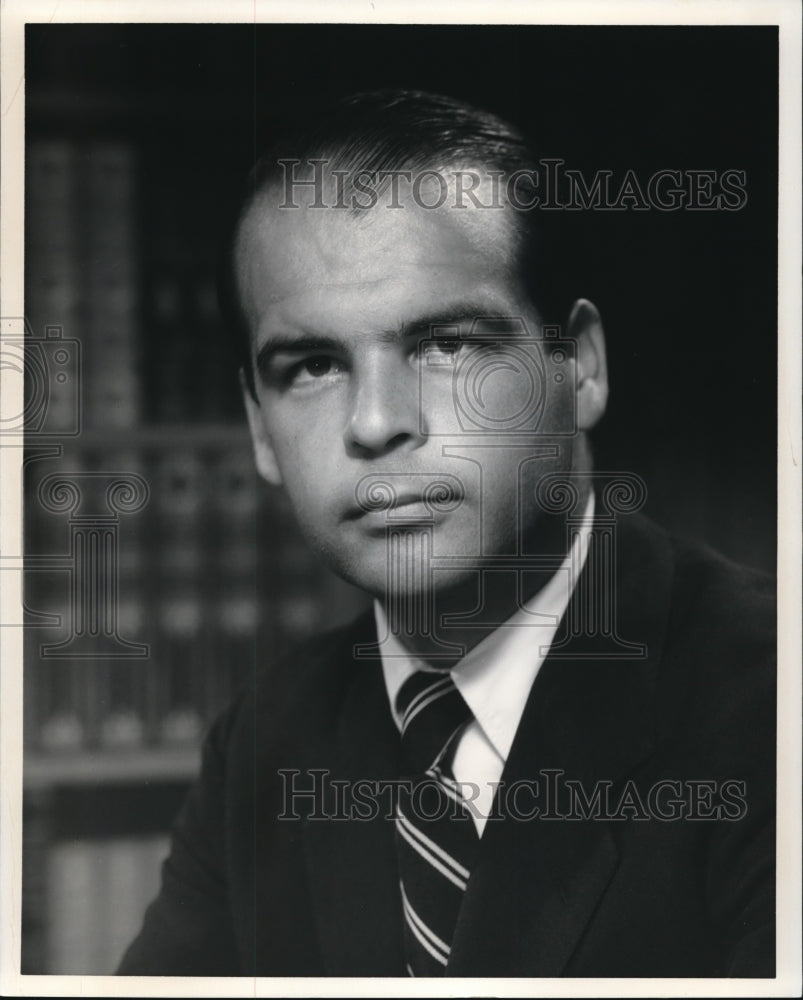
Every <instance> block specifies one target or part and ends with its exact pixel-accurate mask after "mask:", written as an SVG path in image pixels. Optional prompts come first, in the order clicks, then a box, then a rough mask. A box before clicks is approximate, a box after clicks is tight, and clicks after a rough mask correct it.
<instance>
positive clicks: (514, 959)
mask: <svg viewBox="0 0 803 1000" xmlns="http://www.w3.org/2000/svg"><path fill="white" fill-rule="evenodd" d="M537 193H538V173H537V168H536V167H535V166H534V160H533V159H532V157H531V156H530V155H529V154H528V153H527V150H526V147H525V146H524V143H523V141H522V140H521V138H520V136H519V135H518V134H517V133H516V132H515V130H513V129H512V128H511V127H510V126H508V125H506V124H505V123H503V122H500V121H498V120H497V119H495V118H494V117H492V116H490V115H486V114H484V113H482V112H478V111H476V110H474V109H472V108H470V107H467V106H466V105H463V104H461V103H459V102H456V101H452V100H449V99H447V98H440V97H434V96H430V95H422V94H414V93H401V92H400V93H390V94H375V95H363V96H361V97H357V98H354V99H352V100H350V101H346V102H343V103H341V104H340V105H339V107H338V109H337V111H336V113H335V114H334V115H333V116H332V117H331V118H329V119H325V118H322V119H321V121H319V122H317V123H315V125H314V126H310V127H308V128H306V129H305V130H304V132H303V133H301V134H296V135H295V136H293V137H292V138H291V139H288V140H284V141H281V142H277V143H276V144H275V146H274V147H273V148H272V149H271V150H270V151H269V152H268V153H267V154H266V155H265V156H264V157H263V159H262V161H261V162H260V165H259V167H258V168H257V170H256V171H255V173H254V177H253V185H252V189H251V191H250V193H249V196H248V198H247V199H246V201H245V204H244V206H243V209H242V211H241V213H240V216H239V219H238V223H237V226H236V230H235V236H234V240H233V253H232V260H233V276H234V296H235V304H236V313H237V317H238V321H239V322H240V324H241V325H242V326H243V327H244V328H245V330H246V332H247V336H248V361H247V363H246V365H245V367H244V373H243V382H244V398H245V403H246V408H247V413H248V419H249V423H250V427H251V433H252V437H253V442H254V451H255V456H256V463H257V467H258V469H259V472H260V474H261V475H262V476H263V477H264V478H265V479H266V480H267V481H268V482H269V483H272V484H275V485H281V486H282V487H283V488H284V489H285V490H286V492H287V495H288V497H289V499H290V502H291V504H292V506H293V508H294V510H295V513H296V516H297V518H298V521H299V524H300V526H301V529H302V530H303V532H304V533H305V535H306V537H307V538H308V540H309V541H310V543H311V544H312V545H313V547H314V548H315V549H316V550H317V551H318V552H319V553H320V554H321V556H322V558H323V559H325V560H326V561H327V562H328V563H329V564H330V565H331V566H332V567H334V569H335V570H336V571H337V572H338V573H339V574H340V575H341V576H343V577H344V578H345V579H347V580H349V581H350V582H352V583H354V584H356V585H357V586H359V587H361V588H362V589H363V590H365V591H366V592H367V593H369V594H370V595H371V596H372V597H373V598H374V609H373V613H372V614H371V615H369V616H367V617H365V618H363V619H361V620H360V621H358V622H357V623H355V624H354V625H353V626H352V627H350V628H347V629H345V630H343V631H341V632H339V633H337V634H335V635H330V636H325V637H323V638H319V639H314V640H312V641H311V642H310V643H309V644H308V646H307V647H306V648H304V649H302V650H299V651H298V652H297V653H296V654H295V655H294V656H292V657H290V658H289V659H288V660H287V662H285V663H284V664H282V665H275V664H266V665H265V669H264V673H263V674H261V675H260V676H259V677H258V678H257V679H256V682H255V684H254V687H253V689H252V690H249V691H248V692H246V693H245V694H244V695H243V696H242V697H241V698H240V699H239V700H238V701H237V702H236V703H235V704H234V705H233V706H232V707H231V708H230V709H229V710H228V711H227V712H226V713H225V714H224V715H223V716H222V717H221V719H220V720H219V722H218V723H217V724H216V726H215V727H214V729H213V731H212V732H211V734H210V736H209V738H208V740H207V743H206V747H205V752H204V761H203V769H202V774H201V777H200V779H199V781H198V783H197V784H196V786H195V787H194V789H193V791H192V792H191V794H190V796H189V798H188V801H187V803H186V805H185V807H184V809H183V811H182V813H181V815H180V817H179V819H178V821H177V823H176V826H175V831H174V839H173V847H172V852H171V856H170V858H169V860H168V861H167V862H166V864H165V867H164V872H163V885H162V890H161V893H160V895H159V897H158V898H157V900H156V901H155V902H154V904H153V905H152V906H151V908H150V909H149V911H148V913H147V915H146V919H145V925H144V928H143V930H142V932H141V933H140V935H139V937H138V938H137V939H136V940H135V942H134V943H133V944H132V945H131V947H130V948H129V950H128V952H127V954H126V956H125V958H124V960H123V963H122V966H121V969H120V971H121V972H122V973H124V974H155V975H171V974H176V975H190V974H197V975H334V976H347V975H373V976H403V975H447V976H465V975H479V976H559V975H565V976H594V977H596V976H635V975H644V976H770V975H773V969H774V834H773V821H774V797H773V796H774V740H773V735H772V734H773V720H774V710H775V704H774V672H773V665H772V664H773V639H772V630H773V623H774V615H773V610H772V589H771V587H770V586H769V585H768V583H767V582H766V581H764V580H763V579H761V578H759V577H758V576H757V575H756V574H754V573H752V572H750V571H747V570H744V569H741V568H738V567H736V566H733V565H732V564H729V563H727V562H726V561H725V560H723V559H721V558H719V557H718V556H716V555H714V554H713V553H710V552H707V551H701V550H699V549H696V548H694V547H691V546H687V545H684V544H682V543H679V542H676V541H674V540H673V539H671V538H669V537H668V536H667V535H666V534H665V533H664V532H662V531H661V530H660V529H658V528H657V527H656V526H654V525H652V524H651V523H650V522H648V521H646V520H645V519H642V518H641V517H640V515H638V514H636V513H634V511H635V510H636V509H637V508H638V507H639V506H640V504H641V502H643V487H642V485H641V483H640V481H638V480H637V479H636V478H635V477H632V476H629V475H628V474H626V473H619V472H614V473H606V472H605V471H604V470H595V469H594V468H593V464H592V456H591V449H590V444H589V441H588V437H587V435H588V432H589V431H590V430H591V429H592V428H593V427H594V425H595V424H596V423H597V422H598V421H599V419H600V418H601V417H602V415H603V413H604V411H605V406H606V401H607V394H608V381H607V367H606V355H605V340H604V334H603V328H602V321H601V318H600V315H599V313H598V311H597V309H596V308H595V306H594V305H593V304H592V303H591V302H589V301H587V300H585V299H582V298H578V299H576V300H575V301H574V302H572V303H571V304H568V305H567V307H566V309H565V313H561V315H560V317H559V319H558V320H557V323H562V327H561V329H560V330H558V329H557V328H556V325H555V324H556V321H555V319H554V317H551V316H550V315H549V313H548V310H549V309H550V308H555V306H554V305H553V304H551V303H552V299H551V292H552V291H554V287H555V286H554V285H553V286H552V288H550V285H552V282H553V279H554V280H555V282H556V283H557V277H556V275H557V274H558V273H559V269H558V267H557V266H556V264H555V262H551V261H550V250H551V247H550V244H549V241H548V239H547V238H546V237H544V236H543V227H542V226H541V221H540V220H539V218H538V212H537V211H533V210H532V206H533V205H534V204H535V203H536V201H537ZM551 324H552V325H551ZM748 736H749V737H750V739H749V740H748Z"/></svg>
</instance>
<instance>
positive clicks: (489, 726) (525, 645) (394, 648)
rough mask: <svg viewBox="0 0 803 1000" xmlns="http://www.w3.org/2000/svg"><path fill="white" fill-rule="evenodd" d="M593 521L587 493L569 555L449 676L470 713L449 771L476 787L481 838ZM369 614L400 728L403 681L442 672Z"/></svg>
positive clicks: (379, 611)
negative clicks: (398, 700)
mask: <svg viewBox="0 0 803 1000" xmlns="http://www.w3.org/2000/svg"><path fill="white" fill-rule="evenodd" d="M593 518H594V495H593V493H592V494H591V495H590V496H589V499H588V504H587V506H586V511H585V516H584V518H583V523H582V525H581V528H580V531H579V533H578V535H577V537H576V538H575V541H574V545H573V548H572V551H571V552H569V553H567V555H566V558H565V560H564V561H563V564H562V565H561V567H560V569H559V570H558V571H557V572H556V573H555V574H554V575H553V576H552V577H551V578H550V579H549V580H548V582H547V583H546V584H545V585H544V586H543V587H542V588H541V589H540V590H539V591H538V593H537V594H535V596H534V597H532V598H531V599H530V600H529V601H527V603H526V604H525V605H524V607H523V608H520V609H519V610H518V611H517V612H516V613H515V614H514V615H513V616H512V617H511V618H509V619H508V620H507V621H506V622H505V623H504V625H500V626H499V627H498V628H497V629H495V630H494V631H493V632H492V633H491V634H490V635H488V636H486V638H485V639H483V640H482V642H480V643H479V644H478V645H476V646H475V647H474V648H473V649H472V650H470V652H468V653H467V654H466V655H465V656H464V657H463V658H462V659H461V660H460V661H459V662H458V663H456V664H455V666H454V667H452V669H451V671H450V673H451V675H452V680H453V681H454V683H455V686H456V687H457V689H458V691H459V692H460V694H461V695H462V696H463V698H464V699H465V701H466V703H467V704H468V706H469V708H470V709H471V711H472V713H473V715H474V718H473V720H472V721H471V723H470V724H469V725H468V726H467V727H466V730H465V732H464V733H463V735H462V736H461V738H460V742H459V743H458V745H457V749H456V751H455V756H454V762H453V772H454V776H455V780H456V781H458V782H460V783H467V784H470V785H471V786H473V787H472V788H471V791H470V794H471V795H475V794H476V798H474V800H473V802H472V803H471V805H470V812H471V814H472V817H473V819H474V823H475V825H476V827H477V832H478V833H479V835H480V836H482V833H483V830H484V829H485V822H486V820H487V818H488V815H489V813H490V811H491V806H492V805H493V799H494V794H495V791H496V787H497V785H498V783H499V780H500V778H501V777H502V771H503V769H504V766H505V761H506V760H507V757H508V754H509V753H510V747H511V745H512V743H513V737H514V736H515V735H516V730H517V729H518V726H519V722H520V721H521V716H522V713H523V712H524V706H525V704H526V702H527V696H528V695H529V693H530V688H531V687H532V685H533V681H534V680H535V678H536V676H537V674H538V671H539V670H540V669H541V664H542V663H543V662H544V659H545V658H546V655H547V653H548V652H549V647H550V645H551V644H552V641H553V639H554V638H555V633H556V632H557V629H558V625H559V624H560V620H561V618H562V617H563V615H564V613H565V611H566V608H567V606H568V604H569V600H570V598H571V595H572V590H573V588H574V584H575V582H576V579H577V577H578V576H579V574H580V571H581V570H582V568H583V566H584V565H585V561H586V556H587V554H588V539H589V535H590V533H591V524H592V521H593ZM572 567H574V570H573V569H572ZM374 615H375V618H376V628H377V636H379V637H380V655H381V659H382V671H383V673H384V676H385V686H386V688H387V692H388V698H389V700H390V707H391V712H392V713H393V717H394V719H395V720H396V725H397V726H398V727H399V731H401V718H400V717H399V715H398V714H397V712H396V709H395V705H396V695H397V694H398V692H399V689H400V688H401V686H402V684H403V683H404V682H405V681H406V680H407V678H408V677H409V676H410V675H411V674H413V673H415V672H416V671H417V670H429V671H432V672H435V673H438V672H441V671H438V670H437V669H436V668H434V667H432V666H430V665H429V664H427V663H425V662H424V661H422V660H420V659H418V658H417V657H415V656H413V655H412V654H410V653H408V652H407V650H405V648H404V647H403V646H402V645H401V643H400V642H399V640H398V638H397V637H396V636H395V635H393V634H392V633H391V631H390V629H389V627H388V621H387V618H386V616H385V612H384V609H383V608H382V606H381V604H380V603H379V602H378V601H375V602H374ZM382 636H384V637H385V638H384V640H382V639H381V637H382Z"/></svg>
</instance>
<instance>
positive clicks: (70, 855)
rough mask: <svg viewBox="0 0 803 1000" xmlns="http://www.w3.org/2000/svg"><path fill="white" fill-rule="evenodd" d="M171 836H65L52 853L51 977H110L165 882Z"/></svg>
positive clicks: (48, 888) (47, 949)
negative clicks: (162, 876)
mask: <svg viewBox="0 0 803 1000" xmlns="http://www.w3.org/2000/svg"><path fill="white" fill-rule="evenodd" d="M167 850H168V841H167V837H166V836H163V835H162V836H159V835H149V836H139V837H109V838H103V839H100V838H97V839H93V838H86V839H68V840H63V841H61V842H59V843H57V844H55V845H54V846H53V847H51V849H50V851H49V852H48V855H47V861H46V881H45V887H44V893H45V908H46V911H47V912H48V914H49V921H48V926H47V929H46V933H45V942H44V949H43V950H44V953H45V960H44V966H45V968H44V969H42V970H40V971H41V972H45V973H47V974H49V975H83V976H87V975H90V976H91V975H95V976H103V975H106V976H108V975H112V974H113V973H114V972H115V969H116V967H117V965H118V964H119V962H120V959H121V958H122V956H123V952H124V951H125V949H126V947H127V946H128V945H129V944H130V943H131V941H132V940H133V938H134V936H135V935H136V933H137V931H138V930H139V928H140V926H141V923H142V917H143V915H144V913H145V909H146V907H147V906H148V904H149V903H150V902H151V901H152V899H153V898H154V896H155V895H156V893H157V891H158V887H159V873H160V868H161V863H162V861H163V860H164V858H165V857H166V855H167Z"/></svg>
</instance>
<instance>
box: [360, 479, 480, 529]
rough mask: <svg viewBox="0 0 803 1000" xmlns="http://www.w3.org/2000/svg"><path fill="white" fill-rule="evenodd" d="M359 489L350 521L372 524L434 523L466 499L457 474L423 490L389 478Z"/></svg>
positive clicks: (434, 481) (436, 481) (432, 481)
mask: <svg viewBox="0 0 803 1000" xmlns="http://www.w3.org/2000/svg"><path fill="white" fill-rule="evenodd" d="M361 486H362V488H358V490H357V503H356V504H353V505H352V506H350V507H349V509H348V510H347V512H346V515H345V520H347V521H366V522H367V523H369V524H371V525H377V524H379V525H381V526H383V527H384V526H385V525H393V524H409V523H417V524H432V523H435V522H437V521H439V520H441V519H442V518H443V517H445V516H446V515H447V514H449V513H451V512H452V511H453V510H455V509H456V508H457V507H459V506H460V504H461V503H462V502H463V500H464V498H465V492H464V490H463V486H462V484H461V483H460V481H459V480H458V479H457V478H456V477H454V476H448V477H444V476H441V477H440V478H438V479H432V480H431V481H430V482H428V483H427V484H426V486H425V487H424V488H423V489H409V488H408V489H398V488H397V487H395V486H394V485H393V484H392V483H391V482H390V481H389V479H386V478H380V477H377V478H376V479H375V480H373V481H372V482H370V483H369V484H364V483H363V484H361Z"/></svg>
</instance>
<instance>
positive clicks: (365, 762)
mask: <svg viewBox="0 0 803 1000" xmlns="http://www.w3.org/2000/svg"><path fill="white" fill-rule="evenodd" d="M357 641H359V642H371V641H376V640H375V637H374V636H373V632H368V633H364V634H362V635H360V637H359V639H358V640H357ZM351 648H352V647H351V645H349V649H348V651H347V653H346V655H349V656H350V655H351V654H350V650H351ZM334 743H335V746H334V747H333V748H332V752H331V753H330V754H329V755H328V756H327V757H325V758H324V759H327V760H329V759H332V760H333V764H332V767H331V774H330V776H329V777H330V779H331V780H343V781H346V782H349V783H350V784H352V785H353V783H354V782H355V781H359V780H367V781H372V782H387V781H392V780H393V779H394V778H396V777H397V776H398V753H399V736H398V731H397V730H396V727H395V724H394V722H393V720H392V718H391V715H390V708H389V706H388V700H387V693H386V690H385V685H384V679H383V675H382V666H381V663H380V661H379V660H378V659H373V660H358V661H355V662H354V663H353V679H352V681H351V683H350V684H349V685H348V687H347V689H346V692H345V697H344V702H343V704H342V706H341V707H340V708H339V719H338V724H337V727H336V731H335V737H334ZM329 787H330V789H331V787H332V786H331V781H330V783H329ZM388 802H389V796H384V797H381V798H380V804H381V807H382V808H381V809H380V811H379V815H378V816H377V817H376V818H374V819H371V820H356V821H355V820H347V819H327V820H307V821H306V822H305V824H304V846H305V851H306V856H307V868H308V872H309V884H310V891H311V893H312V897H313V905H314V909H315V914H316V922H317V927H318V935H319V939H320V942H321V950H322V952H323V956H324V962H325V963H326V967H327V974H329V975H334V976H338V975H340V976H347V975H348V976H353V975H365V976H396V975H398V976H401V975H404V974H405V973H404V957H403V951H402V947H403V945H402V941H403V934H402V912H401V900H400V896H399V879H398V868H397V861H396V851H395V843H394V825H393V822H392V818H391V819H389V818H388V817H387V814H388V813H389V811H390V807H389V805H388ZM334 807H335V804H334V802H333V800H332V799H331V798H330V800H329V805H328V809H327V811H328V812H329V811H330V810H331V811H332V812H334ZM330 814H331V813H330Z"/></svg>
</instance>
